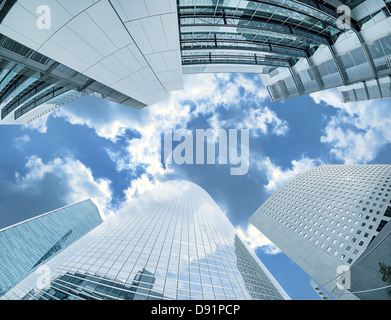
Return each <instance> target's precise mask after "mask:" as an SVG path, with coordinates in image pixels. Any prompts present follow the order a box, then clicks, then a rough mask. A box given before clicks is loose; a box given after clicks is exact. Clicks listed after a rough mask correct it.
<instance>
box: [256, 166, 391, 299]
mask: <svg viewBox="0 0 391 320" xmlns="http://www.w3.org/2000/svg"><path fill="white" fill-rule="evenodd" d="M390 218H391V165H326V166H320V167H317V168H314V169H311V170H308V171H306V172H304V173H302V174H300V175H299V176H297V177H296V178H294V179H292V180H291V181H290V182H288V183H287V184H286V185H284V186H283V187H282V188H280V189H279V190H278V191H277V192H276V193H274V194H273V195H272V196H271V197H270V198H269V199H268V200H267V201H266V202H265V203H264V204H262V205H261V206H260V207H259V209H257V210H256V212H255V213H254V214H253V215H252V216H251V217H250V219H249V221H250V222H251V223H252V224H253V225H255V226H256V227H257V228H258V229H259V230H260V231H261V232H262V233H263V234H264V235H265V236H266V237H268V238H269V239H270V240H271V241H272V242H273V243H274V244H276V245H277V246H278V247H279V248H280V249H281V250H282V251H283V252H284V253H286V254H287V255H288V256H289V257H290V258H291V259H292V260H293V261H294V262H296V263H297V264H298V265H299V266H300V267H301V268H302V269H303V270H304V271H306V272H307V273H308V274H309V275H310V276H311V277H312V278H313V279H314V280H315V281H316V282H317V283H318V284H320V285H321V286H323V287H324V288H325V289H326V290H328V291H329V292H331V293H332V294H333V295H334V296H335V297H337V298H340V299H356V298H357V297H361V298H363V299H369V298H376V299H387V295H386V290H387V289H386V288H383V289H381V290H379V289H380V288H382V287H386V286H387V283H385V282H383V281H382V272H381V270H380V265H379V263H384V264H385V265H391V252H390V246H387V244H389V241H390V240H389V233H390V232H389V227H390V224H389V223H388V222H389V220H390ZM342 277H343V278H344V281H342ZM346 289H350V291H347V290H346ZM364 293H365V294H364ZM389 298H390V297H389V296H388V299H389Z"/></svg>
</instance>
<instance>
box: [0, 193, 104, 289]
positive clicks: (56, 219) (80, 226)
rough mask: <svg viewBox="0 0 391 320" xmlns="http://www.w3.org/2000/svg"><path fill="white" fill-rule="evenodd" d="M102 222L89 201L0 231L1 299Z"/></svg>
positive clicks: (93, 205) (95, 208) (97, 211)
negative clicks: (29, 275)
mask: <svg viewBox="0 0 391 320" xmlns="http://www.w3.org/2000/svg"><path fill="white" fill-rule="evenodd" d="M101 222H102V218H101V216H100V213H99V210H98V208H97V207H96V206H95V204H94V203H93V202H92V201H90V200H87V201H83V202H80V203H77V204H74V205H71V206H67V207H64V208H61V209H58V210H55V211H51V212H48V213H45V214H43V215H40V216H37V217H35V218H33V219H29V220H26V221H23V222H21V223H18V224H15V225H13V226H10V227H7V228H4V229H2V230H0V248H1V250H0V296H2V295H4V294H5V293H6V292H8V291H9V290H10V289H11V288H12V287H13V286H15V285H16V284H17V283H19V282H20V281H21V280H23V279H24V278H25V277H26V276H27V275H28V274H29V273H31V272H32V271H33V270H36V269H37V268H38V267H39V266H41V265H43V264H45V263H46V261H48V260H49V259H51V258H52V257H53V256H54V255H56V254H57V253H59V252H60V251H61V250H63V249H64V248H66V247H67V246H69V245H70V244H71V243H73V242H74V241H76V240H77V239H79V238H81V237H82V236H83V235H85V234H86V233H88V232H89V231H91V230H92V229H94V228H95V227H96V226H98V225H99V224H100V223H101Z"/></svg>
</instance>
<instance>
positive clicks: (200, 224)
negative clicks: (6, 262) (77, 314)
mask: <svg viewBox="0 0 391 320" xmlns="http://www.w3.org/2000/svg"><path fill="white" fill-rule="evenodd" d="M42 267H43V269H41V270H47V273H46V275H47V276H48V277H47V278H46V281H47V282H46V283H45V281H43V280H45V274H42V272H41V270H33V271H32V273H31V274H30V275H29V276H28V277H27V278H26V279H25V280H23V281H22V282H20V283H19V284H18V285H16V286H15V287H14V288H13V289H12V290H11V291H9V292H8V293H7V294H6V295H4V296H3V297H2V298H3V299H71V300H73V299H125V300H147V299H148V300H151V299H152V300H156V299H178V300H181V299H185V300H187V299H229V300H230V299H268V300H274V299H289V297H288V296H287V294H286V293H285V291H284V290H283V289H282V288H281V287H280V285H279V284H278V283H277V282H276V280H275V279H274V278H273V276H272V275H271V274H270V273H269V271H268V270H267V269H266V268H265V266H264V265H263V264H262V263H261V261H260V260H259V259H258V258H257V256H256V255H255V254H254V253H253V252H252V251H251V250H249V249H248V248H247V246H246V245H245V244H244V242H243V241H242V240H241V239H240V237H239V236H238V235H237V233H236V230H235V228H234V227H233V226H232V224H231V223H230V222H229V220H228V219H227V217H226V216H225V215H224V213H223V212H222V211H221V210H220V209H219V208H218V206H217V205H216V204H215V202H214V201H213V199H212V198H211V197H210V196H209V194H208V193H206V192H205V191H204V190H203V189H201V188H200V187H198V186H196V185H194V184H192V183H189V182H184V181H173V182H167V183H163V184H161V185H159V186H157V187H155V188H154V189H153V190H151V191H149V192H148V193H146V194H144V195H142V196H141V197H140V198H138V199H137V200H135V201H133V202H131V203H130V204H129V205H128V206H126V207H124V208H123V209H122V210H120V211H119V212H118V213H117V214H115V215H113V216H110V217H109V218H107V219H106V220H105V221H104V222H103V223H102V224H101V225H100V226H98V227H97V228H95V229H94V230H92V231H91V232H89V233H88V234H87V235H86V236H84V237H83V238H81V239H80V240H79V241H76V242H75V243H74V244H72V245H71V246H69V247H68V248H66V249H65V250H64V251H62V252H61V253H59V254H58V255H57V256H55V257H53V258H52V259H51V260H50V261H48V262H47V263H45V264H44V265H42ZM42 283H44V284H45V287H44V288H43V286H42Z"/></svg>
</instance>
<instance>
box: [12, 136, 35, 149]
mask: <svg viewBox="0 0 391 320" xmlns="http://www.w3.org/2000/svg"><path fill="white" fill-rule="evenodd" d="M30 141H31V138H30V136H28V135H27V134H25V135H23V136H21V137H16V138H14V148H15V149H18V150H22V149H23V147H24V146H25V145H26V144H28V143H29V142H30Z"/></svg>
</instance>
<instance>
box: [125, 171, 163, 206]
mask: <svg viewBox="0 0 391 320" xmlns="http://www.w3.org/2000/svg"><path fill="white" fill-rule="evenodd" d="M158 184H159V182H158V181H153V180H151V179H149V178H148V176H147V175H146V174H142V175H141V176H140V177H138V178H137V179H134V180H132V182H131V185H130V187H129V188H128V189H126V190H125V191H124V193H125V196H126V201H125V203H124V205H126V204H128V203H130V202H131V201H133V200H134V199H136V198H138V197H139V196H141V195H142V194H143V193H145V192H146V191H149V190H151V189H153V188H154V187H155V186H156V185H158Z"/></svg>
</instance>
